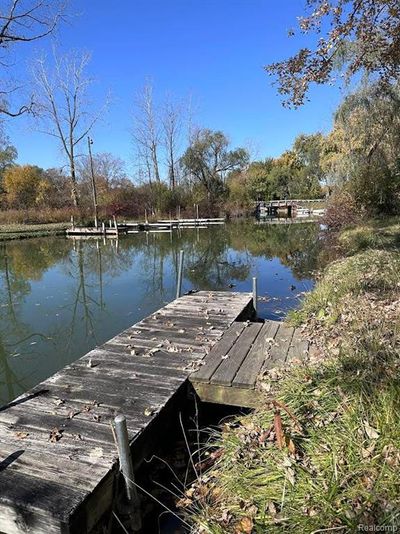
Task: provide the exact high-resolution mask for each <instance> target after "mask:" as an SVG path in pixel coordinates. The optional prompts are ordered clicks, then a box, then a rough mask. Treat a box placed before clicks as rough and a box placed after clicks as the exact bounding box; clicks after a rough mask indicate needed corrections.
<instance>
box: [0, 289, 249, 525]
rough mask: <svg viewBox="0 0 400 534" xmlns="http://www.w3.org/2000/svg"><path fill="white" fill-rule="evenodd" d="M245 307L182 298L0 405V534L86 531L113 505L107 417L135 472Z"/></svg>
mask: <svg viewBox="0 0 400 534" xmlns="http://www.w3.org/2000/svg"><path fill="white" fill-rule="evenodd" d="M251 311H252V298H251V295H250V294H249V293H233V292H232V293H231V292H206V291H200V292H197V293H194V294H191V295H186V296H183V297H181V298H179V299H177V300H175V301H173V302H171V303H170V304H168V305H167V306H165V307H164V308H161V309H160V310H159V311H158V312H156V313H154V314H152V315H150V316H149V317H147V318H145V319H143V320H142V321H140V322H139V323H137V324H135V325H134V326H132V327H131V328H128V329H127V330H125V331H124V332H122V333H121V334H119V335H117V336H116V337H114V338H113V339H111V340H110V341H108V342H106V343H104V344H103V345H102V346H100V347H97V348H95V349H94V350H92V351H91V352H89V353H88V354H87V355H85V356H83V357H82V358H80V359H79V360H77V361H76V362H74V363H73V364H71V365H68V366H67V367H65V368H63V369H61V370H60V371H59V372H58V373H56V374H55V375H53V376H52V377H50V378H49V379H47V380H45V381H44V382H42V383H41V384H39V385H38V386H36V387H35V388H33V389H32V390H30V391H28V392H27V393H25V394H24V395H22V396H21V397H19V398H18V399H16V400H15V401H13V402H11V403H10V404H8V405H7V406H4V407H2V408H0V532H3V533H7V534H22V533H26V532H32V533H35V534H41V533H43V534H44V533H45V534H58V533H63V534H75V533H76V534H78V533H83V532H85V533H86V532H90V531H91V530H92V528H93V527H94V526H95V525H96V523H97V522H98V520H99V519H100V517H101V516H102V514H103V513H104V511H106V510H107V509H109V507H110V506H111V502H112V499H113V492H114V480H115V474H116V472H117V452H116V448H115V443H114V439H113V434H112V431H111V428H110V423H111V421H112V420H113V419H114V417H115V416H116V415H117V414H118V413H123V414H124V415H125V416H126V419H127V423H128V430H129V438H130V442H131V449H132V456H133V462H134V467H137V465H138V464H140V462H141V460H143V451H144V450H145V449H146V447H148V445H146V443H148V442H151V440H153V441H154V440H155V439H156V437H157V436H158V438H159V436H160V428H162V424H164V425H168V414H169V413H171V410H174V409H176V403H177V402H178V401H177V400H176V399H177V398H178V397H179V399H180V400H179V402H182V398H183V399H184V398H185V391H186V387H187V384H188V381H187V378H188V376H189V374H190V373H191V372H193V371H194V370H195V369H196V368H197V367H198V366H199V362H201V361H202V360H203V358H204V357H205V356H206V354H207V353H208V352H209V351H210V350H212V347H213V346H214V345H215V344H216V343H217V342H218V341H219V340H220V339H221V338H222V337H223V335H224V333H225V332H227V331H228V332H231V329H230V328H231V325H232V324H233V323H234V321H235V320H236V319H238V318H239V319H240V318H243V317H246V314H250V313H251ZM247 316H248V315H247ZM183 402H184V401H183ZM174 403H175V404H174ZM164 431H168V426H166V427H165V428H164ZM146 440H147V441H146Z"/></svg>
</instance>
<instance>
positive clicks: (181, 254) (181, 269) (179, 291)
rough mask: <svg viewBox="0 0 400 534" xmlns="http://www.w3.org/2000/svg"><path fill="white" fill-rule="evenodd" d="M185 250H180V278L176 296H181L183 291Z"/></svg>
mask: <svg viewBox="0 0 400 534" xmlns="http://www.w3.org/2000/svg"><path fill="white" fill-rule="evenodd" d="M183 256H184V252H183V250H181V251H179V263H178V280H177V284H176V298H177V299H178V298H179V297H180V296H181V291H182V276H183Z"/></svg>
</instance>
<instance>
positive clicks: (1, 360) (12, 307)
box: [0, 243, 50, 402]
mask: <svg viewBox="0 0 400 534" xmlns="http://www.w3.org/2000/svg"><path fill="white" fill-rule="evenodd" d="M29 249H30V247H29V246H25V247H22V248H21V247H18V246H16V243H7V244H6V243H2V244H1V247H0V287H1V293H0V377H1V378H0V386H1V388H0V389H1V390H3V389H4V390H5V392H6V398H5V399H2V398H1V396H0V402H1V401H2V400H4V401H5V400H9V399H12V398H14V397H15V396H16V395H17V394H18V392H21V391H24V390H25V389H26V386H25V380H28V379H29V376H30V375H31V374H32V372H31V370H28V369H27V370H24V374H23V376H21V375H20V374H19V373H17V372H16V371H15V370H14V369H13V365H12V362H11V359H12V358H13V357H15V356H17V355H18V352H17V351H18V349H19V347H20V345H21V344H23V343H26V342H28V341H29V340H31V339H38V338H43V337H45V336H44V335H43V334H42V333H41V332H32V331H31V329H30V327H29V326H28V325H27V324H26V323H25V322H24V321H23V320H22V319H21V318H20V316H19V308H20V305H21V303H22V302H23V300H24V298H25V297H26V296H27V295H28V294H29V293H30V290H31V287H30V283H29V277H32V278H34V279H39V278H40V277H41V275H42V273H43V270H44V269H46V268H47V267H48V266H49V264H50V263H49V261H48V259H46V260H44V259H43V254H42V252H43V249H42V248H40V247H36V248H35V259H38V258H39V260H38V261H32V262H31V263H29V262H27V261H26V256H25V254H26V253H27V251H29ZM45 250H46V249H45ZM28 256H29V254H28ZM44 256H46V257H47V254H46V252H45V253H44ZM22 259H24V260H25V261H22ZM38 264H39V265H40V267H39V266H38ZM28 272H29V276H27V273H28Z"/></svg>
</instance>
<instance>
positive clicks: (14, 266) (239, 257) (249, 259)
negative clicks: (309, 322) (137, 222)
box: [0, 222, 319, 405]
mask: <svg viewBox="0 0 400 534" xmlns="http://www.w3.org/2000/svg"><path fill="white" fill-rule="evenodd" d="M318 231H319V228H318V226H317V225H314V224H311V225H309V224H296V225H261V224H256V223H253V222H240V223H230V224H226V225H224V226H218V227H212V228H209V229H183V230H181V231H174V232H173V233H153V234H146V233H140V234H135V235H132V236H127V237H122V238H121V239H119V241H118V242H117V241H116V240H114V239H107V240H105V241H104V242H103V240H93V239H91V240H72V239H66V238H62V237H54V238H48V237H47V238H37V239H28V240H22V241H14V242H5V243H4V242H3V243H1V244H0V405H1V404H4V403H7V402H8V401H10V400H12V399H13V398H15V397H16V396H17V395H19V394H21V393H22V392H24V391H26V390H27V389H29V388H31V387H32V386H34V385H35V384H37V383H38V382H40V381H41V380H43V379H45V378H47V377H48V376H50V375H52V374H53V373H55V372H56V371H57V370H58V369H60V368H61V367H63V366H64V365H66V364H67V363H70V362H72V361H74V360H76V359H77V358H79V357H80V356H82V355H83V354H85V353H86V352H88V351H89V350H90V349H92V348H93V347H95V346H96V345H99V344H101V343H103V342H104V341H106V340H107V339H109V338H111V337H112V336H114V335H116V334H117V333H118V332H120V331H121V330H123V329H125V328H127V327H128V326H130V325H132V324H133V323H135V322H137V321H138V320H140V319H142V318H143V317H145V316H147V315H149V314H150V313H151V312H153V311H155V310H157V309H158V308H160V307H161V306H163V305H164V304H166V303H168V302H169V301H171V300H173V298H174V295H175V290H176V271H177V263H178V254H179V250H180V249H184V251H185V268H184V281H183V291H184V292H185V291H188V290H190V289H206V290H209V289H220V290H227V291H229V290H233V291H251V286H252V277H253V276H257V277H258V286H259V296H260V297H261V301H260V303H259V315H260V316H262V317H264V318H270V319H279V318H281V317H283V316H284V315H285V314H286V312H287V311H288V310H289V309H290V308H293V307H295V306H296V305H297V303H298V299H299V298H300V296H299V293H301V292H304V291H307V290H309V289H310V288H311V287H312V285H313V280H312V274H311V273H312V271H313V269H314V268H315V265H316V261H317V257H318V253H319V239H318Z"/></svg>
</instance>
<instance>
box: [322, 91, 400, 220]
mask: <svg viewBox="0 0 400 534" xmlns="http://www.w3.org/2000/svg"><path fill="white" fill-rule="evenodd" d="M399 130H400V86H399V85H398V84H396V85H394V86H392V87H386V89H385V90H382V87H381V86H380V84H372V85H365V86H362V87H361V88H360V89H358V90H357V91H355V92H354V93H352V94H350V95H348V96H347V97H346V98H345V99H344V101H343V103H342V104H341V105H340V106H339V109H338V110H337V112H336V115H335V122H334V128H333V130H332V132H331V134H330V136H329V143H330V148H329V151H328V152H327V155H326V156H325V166H326V167H327V172H329V173H330V174H331V175H332V177H333V178H334V180H335V183H336V185H338V186H339V187H342V188H345V189H346V190H347V191H348V192H349V193H350V194H351V195H352V197H353V198H354V199H355V200H356V202H357V204H358V206H359V207H360V208H361V209H364V210H366V211H368V212H370V213H385V214H387V213H390V212H398V211H399V210H400V157H399V154H400V136H399Z"/></svg>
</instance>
